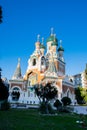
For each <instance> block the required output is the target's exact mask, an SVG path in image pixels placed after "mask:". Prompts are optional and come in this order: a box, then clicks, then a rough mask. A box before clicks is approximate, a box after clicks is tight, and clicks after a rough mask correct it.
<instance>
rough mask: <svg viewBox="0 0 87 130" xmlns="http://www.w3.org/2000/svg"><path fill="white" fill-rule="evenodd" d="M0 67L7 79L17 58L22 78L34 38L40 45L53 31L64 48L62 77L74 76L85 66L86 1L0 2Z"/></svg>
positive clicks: (86, 57) (12, 72)
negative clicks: (64, 65) (1, 21)
mask: <svg viewBox="0 0 87 130" xmlns="http://www.w3.org/2000/svg"><path fill="white" fill-rule="evenodd" d="M0 5H1V6H2V8H3V23H2V24H0V67H1V68H2V70H3V71H2V77H7V79H10V78H11V77H12V75H13V74H14V71H15V69H16V66H17V63H18V58H19V57H20V58H21V69H22V74H23V75H24V74H25V72H26V69H27V65H28V63H27V62H28V59H29V57H30V55H31V54H32V52H33V51H34V49H35V46H34V45H35V42H36V40H37V35H38V34H40V35H41V37H44V39H45V41H44V44H45V45H46V39H47V38H48V37H49V35H50V28H51V27H53V28H54V32H55V33H56V36H57V38H58V39H59V40H60V39H62V41H63V43H62V46H63V47H64V49H65V52H64V57H65V62H66V74H70V75H73V74H77V73H80V72H82V71H83V70H84V69H85V64H86V63H87V0H0Z"/></svg>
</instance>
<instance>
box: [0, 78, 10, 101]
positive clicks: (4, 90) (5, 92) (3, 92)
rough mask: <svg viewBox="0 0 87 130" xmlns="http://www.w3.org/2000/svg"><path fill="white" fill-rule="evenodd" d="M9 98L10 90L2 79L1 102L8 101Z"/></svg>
mask: <svg viewBox="0 0 87 130" xmlns="http://www.w3.org/2000/svg"><path fill="white" fill-rule="evenodd" d="M8 96H9V92H8V88H7V86H5V84H4V83H3V82H2V79H0V101H2V100H7V99H8Z"/></svg>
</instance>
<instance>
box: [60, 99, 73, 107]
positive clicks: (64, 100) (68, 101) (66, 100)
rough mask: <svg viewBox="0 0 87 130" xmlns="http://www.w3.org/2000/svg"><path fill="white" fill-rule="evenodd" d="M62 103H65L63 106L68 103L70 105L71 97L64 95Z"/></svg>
mask: <svg viewBox="0 0 87 130" xmlns="http://www.w3.org/2000/svg"><path fill="white" fill-rule="evenodd" d="M61 101H62V103H63V106H67V105H70V104H71V99H70V98H69V97H63V98H62V99H61Z"/></svg>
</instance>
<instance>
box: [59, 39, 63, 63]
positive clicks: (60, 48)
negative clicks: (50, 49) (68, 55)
mask: <svg viewBox="0 0 87 130" xmlns="http://www.w3.org/2000/svg"><path fill="white" fill-rule="evenodd" d="M61 44H62V40H60V47H59V48H58V52H59V59H60V60H62V61H64V58H63V52H64V48H63V47H62V45H61Z"/></svg>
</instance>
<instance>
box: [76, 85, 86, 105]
mask: <svg viewBox="0 0 87 130" xmlns="http://www.w3.org/2000/svg"><path fill="white" fill-rule="evenodd" d="M81 93H82V87H80V86H79V87H78V88H75V98H76V100H77V103H78V104H83V102H84V99H83V96H82V94H81Z"/></svg>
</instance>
